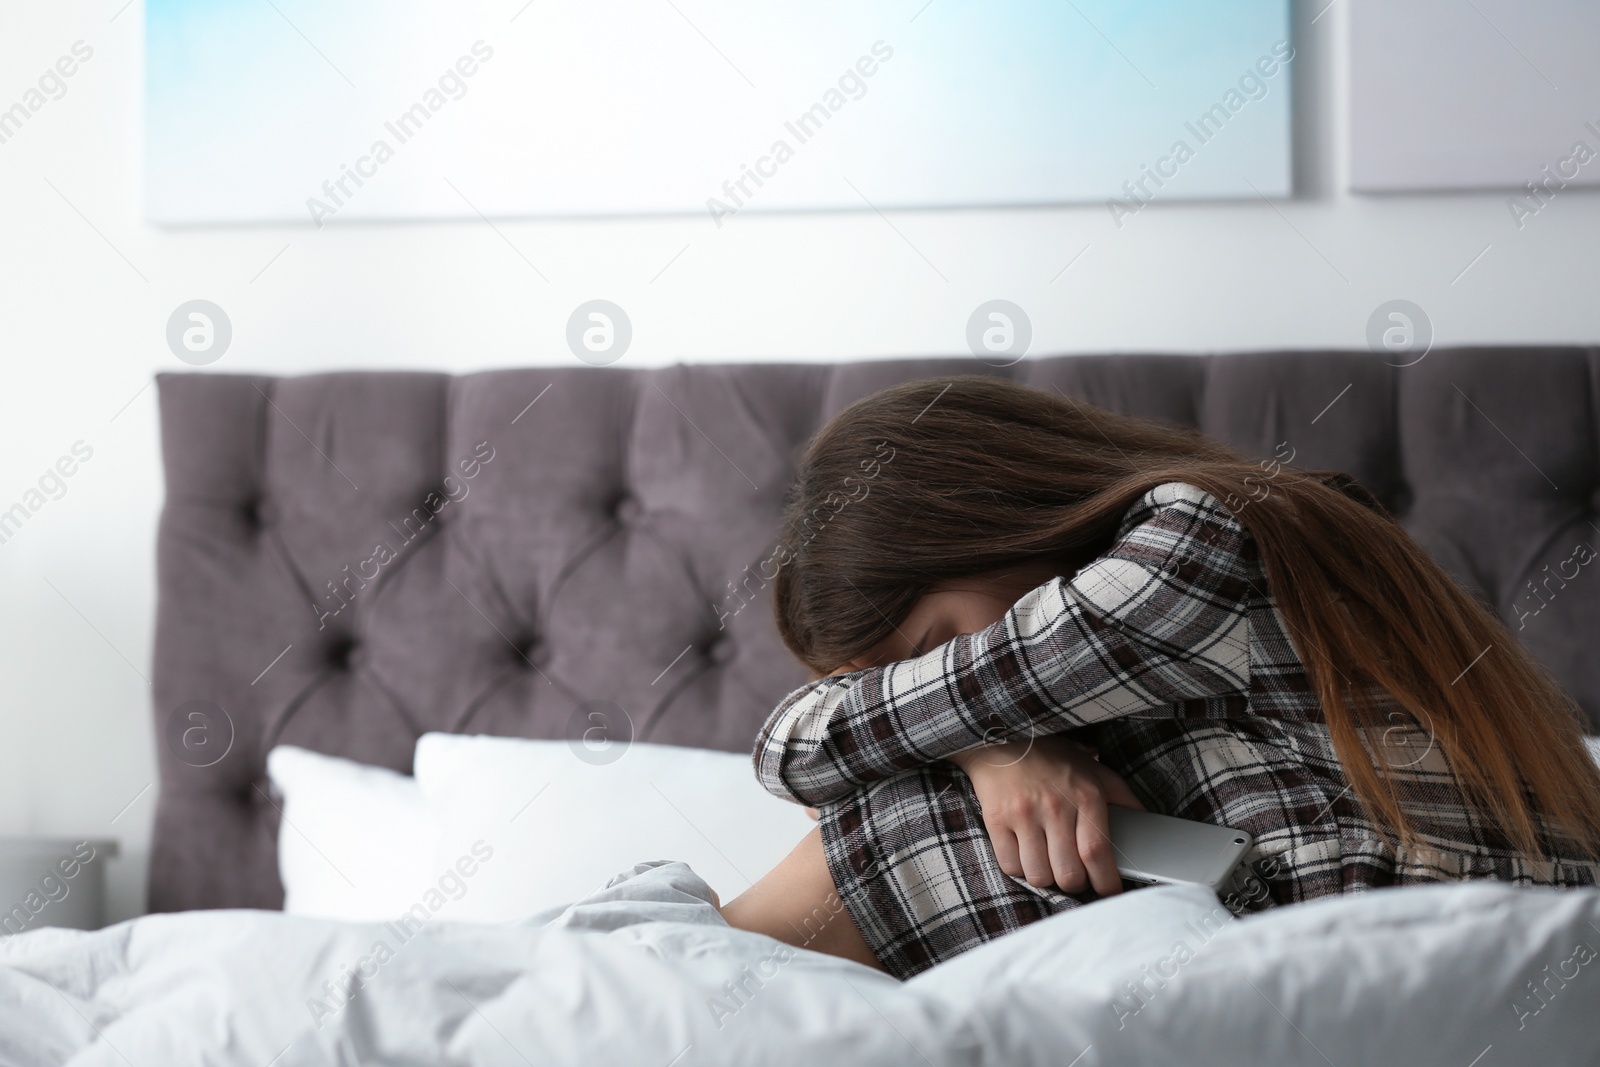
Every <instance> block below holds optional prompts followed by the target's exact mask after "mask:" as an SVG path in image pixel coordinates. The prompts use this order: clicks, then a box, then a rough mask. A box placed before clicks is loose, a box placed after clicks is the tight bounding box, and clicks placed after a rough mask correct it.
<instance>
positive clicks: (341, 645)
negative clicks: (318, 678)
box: [327, 637, 360, 671]
mask: <svg viewBox="0 0 1600 1067" xmlns="http://www.w3.org/2000/svg"><path fill="white" fill-rule="evenodd" d="M327 657H328V666H330V667H332V668H334V669H335V670H340V671H347V670H350V669H351V668H352V667H357V666H360V656H359V650H358V646H357V644H356V641H355V639H354V638H350V637H339V638H335V639H334V640H333V641H332V642H331V643H330V644H329V645H328V651H327Z"/></svg>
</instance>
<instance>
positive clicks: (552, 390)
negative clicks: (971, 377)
mask: <svg viewBox="0 0 1600 1067" xmlns="http://www.w3.org/2000/svg"><path fill="white" fill-rule="evenodd" d="M951 373H963V374H964V373H989V374H1003V375H1007V376H1010V377H1013V378H1015V379H1017V380H1019V381H1023V382H1026V383H1028V384H1031V385H1035V386H1039V387H1041V388H1046V389H1052V388H1053V389H1059V390H1061V391H1063V392H1065V393H1067V394H1068V395H1070V396H1072V397H1075V398H1082V399H1086V400H1089V401H1091V402H1093V403H1095V404H1099V405H1102V406H1105V407H1108V408H1112V409H1115V410H1119V411H1125V412H1130V413H1134V414H1138V415H1144V416H1150V417H1155V418H1161V419H1166V420H1170V421H1172V422H1176V423H1182V424H1187V425H1194V426H1198V427H1200V428H1201V429H1202V430H1204V431H1206V432H1207V433H1210V434H1213V435H1215V436H1217V437H1219V438H1221V439H1223V440H1225V441H1228V442H1230V443H1232V444H1234V445H1236V446H1239V447H1241V448H1244V449H1246V450H1248V451H1250V452H1252V453H1255V454H1258V455H1261V456H1263V457H1266V456H1270V455H1272V453H1273V451H1274V449H1276V448H1278V447H1279V445H1280V443H1283V442H1287V444H1288V446H1289V447H1292V448H1293V449H1294V462H1295V463H1296V464H1297V465H1305V466H1315V467H1331V468H1337V469H1342V470H1345V471H1348V472H1349V473H1351V474H1353V475H1355V476H1356V477H1357V478H1359V479H1360V480H1361V481H1362V482H1363V483H1364V484H1365V485H1366V486H1367V487H1368V488H1370V489H1371V490H1372V491H1373V492H1374V493H1375V494H1376V495H1377V496H1378V497H1379V498H1380V499H1381V500H1382V501H1383V502H1384V503H1385V504H1386V505H1387V506H1388V507H1389V508H1390V509H1391V510H1392V511H1393V512H1394V513H1395V514H1396V515H1397V516H1398V517H1399V518H1400V520H1401V521H1402V522H1403V523H1404V524H1405V525H1406V527H1407V528H1408V529H1410V530H1411V532H1412V533H1413V534H1414V535H1415V536H1416V537H1417V538H1418V539H1419V540H1420V541H1421V542H1422V543H1423V544H1424V545H1425V546H1426V547H1427V548H1428V549H1429V550H1430V551H1431V552H1433V553H1434V555H1435V557H1436V558H1437V559H1438V560H1439V561H1440V562H1441V563H1442V564H1444V566H1445V567H1446V568H1448V569H1449V570H1450V571H1451V572H1452V573H1454V574H1455V575H1456V576H1457V577H1458V578H1459V579H1460V580H1461V581H1463V582H1464V583H1465V584H1466V585H1467V586H1469V587H1470V588H1472V589H1474V590H1477V591H1479V592H1480V593H1482V594H1483V595H1484V596H1485V597H1486V598H1487V600H1488V601H1489V602H1490V603H1492V604H1493V605H1494V606H1495V608H1496V609H1497V610H1498V611H1499V612H1500V614H1501V616H1502V617H1503V618H1505V619H1506V620H1507V622H1508V623H1509V624H1510V625H1511V627H1512V629H1513V630H1514V631H1517V632H1518V633H1519V636H1521V637H1522V639H1523V640H1524V641H1525V642H1526V643H1527V644H1528V646H1529V647H1531V648H1532V649H1533V651H1534V652H1535V654H1537V655H1538V656H1539V657H1540V658H1541V659H1542V660H1543V661H1544V662H1545V663H1546V664H1547V665H1548V666H1549V667H1550V669H1551V670H1552V671H1553V672H1554V673H1555V674H1556V676H1557V677H1558V678H1559V679H1560V680H1561V681H1562V682H1563V683H1564V684H1565V685H1566V687H1567V689H1568V690H1569V691H1570V692H1571V693H1572V694H1573V695H1574V696H1575V697H1576V698H1577V699H1578V700H1579V701H1580V703H1581V704H1582V705H1583V707H1584V709H1585V711H1586V713H1587V715H1588V716H1589V717H1590V719H1591V729H1592V728H1593V723H1594V722H1595V721H1597V716H1600V656H1596V655H1595V654H1594V651H1593V648H1592V644H1593V641H1592V635H1594V634H1596V633H1600V629H1597V625H1600V567H1595V566H1589V565H1587V564H1588V563H1589V560H1590V559H1591V558H1592V556H1593V552H1592V550H1588V549H1587V546H1596V545H1600V528H1597V526H1596V521H1597V520H1596V513H1597V511H1600V439H1597V417H1596V411H1597V407H1600V349H1593V348H1548V349H1528V348H1503V349H1493V348H1484V349H1465V350H1452V351H1443V350H1440V351H1434V352H1432V353H1430V354H1428V355H1427V357H1426V358H1425V359H1423V360H1422V361H1420V362H1418V363H1416V364H1415V365H1413V366H1407V367H1394V366H1390V365H1389V364H1388V363H1386V362H1385V361H1384V359H1383V358H1381V357H1379V356H1376V355H1372V354H1370V353H1366V352H1286V353H1251V354H1241V355H1216V356H1166V355H1152V356H1102V357H1090V356H1080V357H1059V358H1044V359H1031V360H1025V361H1023V362H1021V363H1018V364H1016V365H1014V366H1011V367H1008V368H1005V369H996V368H992V367H988V366H986V365H984V364H982V363H980V362H977V361H975V360H967V359H960V360H957V359H918V360H895V361H875V362H858V363H843V364H820V363H813V364H802V365H775V364H749V365H718V364H702V365H691V366H672V367H666V368H661V369H649V370H624V369H618V368H603V369H599V368H589V367H571V368H568V367H562V368H535V369H528V370H513V371H495V372H489V373H482V374H472V375H465V376H461V377H451V376H448V375H443V374H419V373H346V374H326V375H316V376H311V377H302V378H269V377H254V376H244V375H222V374H198V373H197V374H178V375H163V376H161V378H160V391H161V425H162V453H163V460H164V464H165V471H166V483H167V498H166V504H165V508H164V510H163V512H162V516H161V528H160V533H159V537H158V551H157V556H158V559H157V569H158V597H159V599H158V605H157V619H156V644H155V663H154V671H155V673H154V700H155V708H154V710H155V715H156V726H157V736H158V738H159V739H160V741H161V743H160V744H159V745H158V751H159V754H160V762H161V789H160V799H159V802H158V807H157V813H156V827H155V838H154V843H153V854H152V859H151V868H150V871H151V873H150V907H151V909H152V910H154V911H171V910H178V909H186V908H215V907H265V908H275V907H278V906H280V905H281V902H282V889H281V887H280V885H279V881H278V875H277V867H276V854H275V842H276V835H277V830H278V822H279V817H278V813H277V810H276V808H275V806H274V803H273V801H272V799H271V798H270V797H269V795H268V792H267V788H266V782H265V771H264V766H265V760H266V755H267V752H268V750H269V749H270V748H271V747H272V746H273V745H275V744H278V743H279V742H288V743H293V744H297V745H301V746H303V747H307V748H311V749H316V750H319V751H322V752H327V753H332V754H335V755H340V756H346V757H350V758H354V759H359V760H362V761H365V762H369V763H377V764H382V765H385V766H388V767H393V768H397V769H401V770H408V769H409V767H410V763H411V752H412V746H413V744H414V742H415V741H416V739H417V737H418V736H419V735H420V734H421V733H423V732H424V731H429V730H444V731H454V732H475V733H493V734H508V735H517V736H525V737H544V738H564V737H565V738H571V737H575V736H579V735H581V734H582V732H583V731H584V730H585V729H586V728H589V727H591V726H592V725H593V723H594V722H596V721H599V720H596V719H593V718H592V717H591V715H590V713H591V712H593V711H595V710H596V709H601V710H602V712H603V713H604V714H605V715H606V720H605V721H607V722H608V723H610V724H611V729H612V731H613V736H615V737H626V736H631V737H633V738H635V739H640V740H648V741H656V742H666V743H673V744H684V745H698V746H705V747H711V748H720V749H727V750H733V751H747V750H748V749H749V746H750V745H751V742H752V740H753V739H754V736H755V733H756V730H757V728H758V726H759V725H760V723H761V722H762V720H763V719H764V718H765V716H766V714H767V713H768V712H769V711H770V710H771V708H772V707H773V706H774V705H775V704H776V703H777V701H778V700H779V699H780V698H781V697H782V696H783V695H784V694H785V693H786V692H788V691H789V690H790V689H792V688H793V687H794V686H796V685H798V684H800V683H801V682H802V681H803V680H804V678H805V672H804V671H803V670H802V669H801V668H800V667H799V665H798V664H796V663H795V662H793V661H792V660H791V659H790V658H789V657H788V655H787V654H786V653H785V651H784V649H783V647H782V645H781V643H780V642H779V640H778V637H777V633H776V629H775V627H774V625H773V622H772V619H771V615H770V613H771V604H770V600H769V599H768V596H767V593H766V591H765V590H764V589H763V587H762V582H761V580H760V577H759V572H758V567H757V564H758V563H759V562H760V561H761V560H763V559H764V558H765V557H766V556H767V554H768V553H769V551H770V549H771V546H772V543H773V540H774V537H775V534H776V530H777V521H778V516H779V512H780V508H781V506H782V502H783V497H784V492H785V489H786V488H787V485H788V482H789V480H790V477H791V474H792V472H793V467H794V462H795V458H796V455H797V453H798V450H799V449H800V447H801V446H802V445H803V444H804V443H805V441H806V440H807V439H808V438H809V437H810V435H811V434H812V433H813V432H814V431H815V430H817V429H818V428H819V427H820V426H821V425H822V424H823V423H824V422H826V421H827V420H828V418H829V417H830V416H832V415H833V414H834V413H835V412H837V411H839V410H840V409H841V408H842V407H844V406H845V405H846V404H848V403H850V402H851V401H853V400H856V399H858V398H860V397H862V396H865V395H867V394H868V393H871V392H873V391H875V390H877V389H880V388H882V387H884V386H887V385H890V384H893V383H895V382H899V381H903V380H906V379H910V378H917V377H927V376H933V375H938V374H951ZM1580 544H1582V545H1584V546H1586V549H1585V550H1579V549H1578V548H1577V546H1579V545H1580ZM1546 568H1548V569H1546ZM1530 583H1533V584H1530ZM1535 584H1536V585H1537V589H1536V588H1535Z"/></svg>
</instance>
